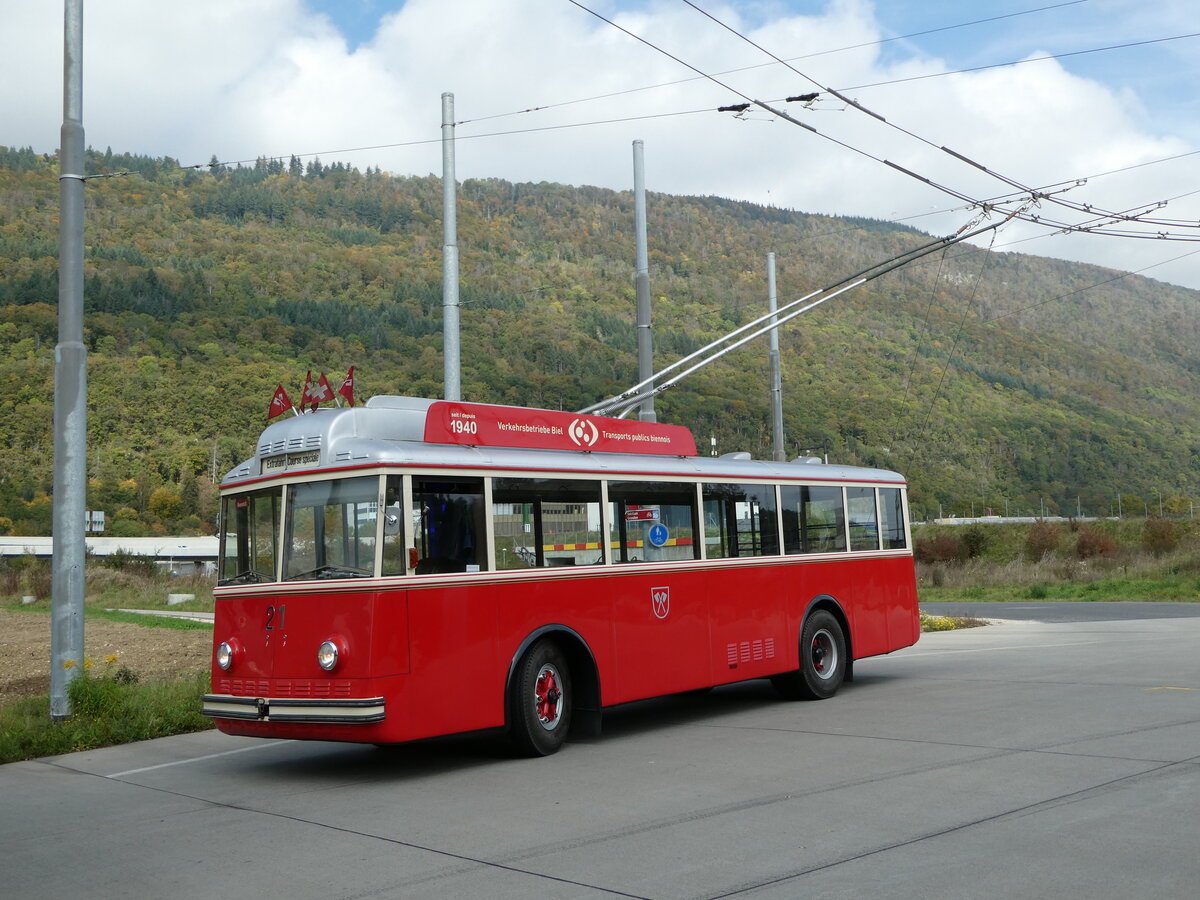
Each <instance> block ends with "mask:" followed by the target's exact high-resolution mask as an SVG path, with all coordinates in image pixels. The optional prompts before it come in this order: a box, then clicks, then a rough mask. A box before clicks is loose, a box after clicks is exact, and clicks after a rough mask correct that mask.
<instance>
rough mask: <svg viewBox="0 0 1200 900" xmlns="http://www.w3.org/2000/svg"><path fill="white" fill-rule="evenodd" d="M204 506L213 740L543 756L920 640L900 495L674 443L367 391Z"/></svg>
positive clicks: (278, 447) (293, 426)
mask: <svg viewBox="0 0 1200 900" xmlns="http://www.w3.org/2000/svg"><path fill="white" fill-rule="evenodd" d="M221 494H222V501H221V502H222V513H221V561H220V572H219V585H218V587H217V588H216V590H215V594H216V621H215V634H214V644H215V647H214V655H213V670H212V674H213V678H212V693H211V694H207V695H205V697H204V701H203V710H204V713H205V714H206V715H208V716H212V717H213V718H214V719H215V720H216V724H217V727H218V728H220V729H221V730H222V731H224V732H227V733H229V734H241V735H258V736H263V737H276V738H307V739H317V740H335V741H363V742H370V743H393V742H400V741H410V740H414V739H417V738H425V737H430V736H433V735H444V734H451V733H455V732H467V731H478V730H484V729H500V728H504V729H507V730H508V732H509V734H510V735H511V737H512V740H513V741H514V742H515V744H516V745H517V747H518V748H519V749H520V750H521V751H522V752H524V753H527V754H529V755H535V756H536V755H544V754H548V753H553V752H554V751H556V750H557V749H558V748H559V747H560V746H561V744H562V742H563V741H564V740H565V739H566V737H567V732H568V731H569V730H572V729H574V730H575V731H576V733H580V732H582V733H589V734H597V733H598V732H599V727H600V712H601V709H602V708H604V707H606V706H611V705H614V704H619V703H626V702H629V701H632V700H640V699H643V698H646V697H654V696H658V695H663V694H670V693H675V692H681V691H691V690H696V689H702V688H707V687H711V686H713V685H719V684H727V683H730V682H735V681H743V680H747V679H752V678H769V679H771V681H772V682H773V683H774V685H775V686H776V687H777V689H778V690H779V691H780V692H781V693H782V694H783V695H784V696H787V697H796V698H809V699H821V698H826V697H830V696H832V695H833V694H834V692H835V691H836V690H837V689H838V686H839V685H840V684H841V683H842V682H843V681H844V680H847V679H849V678H850V676H851V672H852V667H853V664H854V661H855V660H858V659H862V658H864V657H868V656H875V655H877V654H881V653H889V652H891V651H893V650H896V649H899V648H901V647H907V646H910V645H911V644H913V643H915V642H916V640H917V638H918V636H919V634H920V627H919V622H918V614H917V593H916V581H915V578H914V570H913V559H912V551H911V539H910V533H909V527H908V517H907V508H908V507H907V503H906V499H905V484H904V480H903V478H902V477H901V476H899V475H897V474H895V473H894V472H887V471H882V470H878V469H864V468H853V467H849V466H836V465H826V464H823V463H821V462H820V461H819V460H813V459H802V460H796V461H793V462H790V463H776V462H765V461H762V460H752V459H750V457H749V455H748V454H730V455H727V456H724V457H720V458H712V457H703V456H699V455H697V453H696V446H695V442H694V441H693V439H692V435H691V434H690V432H689V431H688V430H687V429H686V428H682V427H679V426H673V425H664V424H658V423H647V422H640V421H629V420H625V419H613V418H605V417H600V416H591V415H581V414H572V413H562V412H553V411H548V410H535V409H523V408H516V407H506V406H490V405H483V404H474V403H459V402H447V401H435V400H423V399H416V398H410V397H374V398H372V399H371V400H369V401H368V402H367V403H366V405H365V406H361V407H356V408H346V409H321V410H317V411H316V412H314V413H310V414H308V415H303V416H297V417H293V418H291V419H287V420H283V421H280V422H277V423H275V424H272V425H270V426H268V427H267V429H266V430H265V431H264V432H263V434H262V437H261V439H260V441H259V446H258V452H257V453H256V454H255V456H254V457H253V458H252V459H250V460H248V461H247V462H245V463H243V464H242V465H240V466H238V467H237V468H236V469H234V470H233V471H232V472H230V473H229V475H228V476H226V478H225V480H224V482H223V484H222V486H221Z"/></svg>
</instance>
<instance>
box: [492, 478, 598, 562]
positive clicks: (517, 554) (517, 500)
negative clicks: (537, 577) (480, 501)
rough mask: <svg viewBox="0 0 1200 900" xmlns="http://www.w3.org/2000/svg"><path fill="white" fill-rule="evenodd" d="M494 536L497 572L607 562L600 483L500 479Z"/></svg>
mask: <svg viewBox="0 0 1200 900" xmlns="http://www.w3.org/2000/svg"><path fill="white" fill-rule="evenodd" d="M492 532H493V534H494V535H495V541H496V568H497V569H529V568H540V567H548V566H589V565H595V564H597V563H602V562H604V547H603V545H602V544H601V540H602V537H603V536H602V534H601V531H600V482H598V481H576V480H572V479H561V478H558V479H556V478H494V479H492Z"/></svg>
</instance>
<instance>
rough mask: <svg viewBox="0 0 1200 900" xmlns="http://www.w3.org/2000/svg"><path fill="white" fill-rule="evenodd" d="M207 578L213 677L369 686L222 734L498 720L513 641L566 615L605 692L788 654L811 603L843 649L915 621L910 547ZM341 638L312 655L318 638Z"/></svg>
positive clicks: (915, 629)
mask: <svg viewBox="0 0 1200 900" xmlns="http://www.w3.org/2000/svg"><path fill="white" fill-rule="evenodd" d="M375 584H376V586H375V587H373V588H369V589H364V588H363V587H362V586H361V584H358V583H355V582H328V581H327V582H320V583H306V584H304V585H303V586H301V587H296V586H292V585H286V586H285V585H271V586H270V587H238V588H218V589H217V592H216V593H217V603H216V617H215V632H214V636H215V639H216V641H217V642H220V641H227V642H230V643H231V644H234V645H235V646H236V648H237V652H236V656H235V661H234V665H233V666H232V668H231V669H230V671H228V672H226V671H224V670H222V669H220V668H219V667H217V666H216V664H215V662H214V666H213V690H214V693H217V694H222V695H232V696H237V697H248V698H265V699H273V698H297V699H319V698H334V699H342V700H345V699H350V698H382V700H383V704H384V708H385V710H386V715H385V716H384V718H383V720H382V721H379V722H373V723H369V724H363V723H353V724H334V723H327V722H320V723H300V722H277V721H271V720H265V721H263V720H259V721H254V720H240V719H231V718H217V719H216V724H217V727H218V728H220V729H221V730H222V731H224V732H227V733H230V734H244V735H257V736H270V737H280V738H306V739H318V740H344V741H362V742H371V743H391V742H399V741H409V740H415V739H419V738H424V737H431V736H435V735H444V734H452V733H457V732H467V731H477V730H482V729H491V728H499V727H502V726H503V725H504V724H505V694H506V689H507V686H508V679H509V673H510V670H511V667H512V665H513V662H514V659H515V656H516V654H517V653H518V651H519V650H520V649H521V647H522V644H523V642H525V641H526V639H527V638H528V637H529V636H530V635H531V634H533V633H534V632H537V631H538V630H539V629H544V628H547V627H551V628H562V629H569V630H570V631H572V632H574V633H575V634H576V635H578V636H579V638H580V639H581V640H582V641H583V643H584V644H585V645H586V648H587V650H588V651H589V652H590V654H591V656H592V658H593V659H594V660H595V663H596V668H597V672H598V676H599V682H600V685H601V701H602V704H603V705H604V706H611V705H614V704H618V703H626V702H629V701H632V700H639V699H644V698H646V697H653V696H659V695H663V694H670V693H674V692H678V691H686V690H693V689H696V688H701V687H707V686H710V685H717V684H725V683H729V682H734V681H743V680H746V679H751V678H760V677H765V676H769V675H773V674H777V673H781V672H788V671H792V670H795V669H796V668H798V666H799V646H798V635H799V633H800V628H801V625H802V623H803V621H804V617H805V615H806V614H807V612H808V611H809V609H810V608H811V606H812V605H813V604H814V603H816V602H826V603H832V604H834V605H835V606H836V608H838V609H840V610H841V611H842V612H843V615H844V617H845V619H846V624H847V640H848V643H849V645H850V646H849V651H850V654H851V657H852V658H853V659H862V658H864V657H868V656H874V655H878V654H881V653H888V652H891V651H893V650H898V649H900V648H902V647H907V646H910V645H911V644H914V643H915V642H916V640H917V638H918V637H919V636H920V624H919V621H918V613H917V598H916V583H915V579H914V575H913V564H912V557H911V556H910V555H907V554H904V553H897V554H891V555H889V554H886V553H881V554H879V555H877V556H870V557H866V558H864V557H861V556H859V557H841V558H836V559H834V558H831V557H828V556H825V557H809V558H806V557H773V558H766V559H764V558H757V559H752V560H744V561H734V560H713V561H709V562H705V563H693V564H689V565H688V566H687V567H686V568H685V567H681V566H678V565H673V566H655V565H652V564H639V565H624V566H605V567H597V568H596V569H594V570H591V571H589V570H587V569H577V570H571V571H564V572H563V574H561V575H559V574H558V572H557V571H556V572H555V574H554V575H549V574H548V573H547V571H546V570H544V569H543V570H533V571H532V572H509V573H503V572H502V573H472V574H470V575H465V576H464V575H457V576H427V577H421V576H416V577H413V576H408V577H403V578H394V579H389V580H387V581H386V582H380V583H375ZM335 636H336V637H337V638H339V639H340V643H341V644H342V645H343V646H344V647H345V648H346V652H345V653H344V656H343V658H341V659H339V661H338V664H337V666H336V668H335V669H334V671H332V672H325V671H324V670H322V669H321V668H320V666H319V665H318V664H317V648H318V647H319V646H320V644H321V642H322V641H324V640H326V639H329V638H331V637H335Z"/></svg>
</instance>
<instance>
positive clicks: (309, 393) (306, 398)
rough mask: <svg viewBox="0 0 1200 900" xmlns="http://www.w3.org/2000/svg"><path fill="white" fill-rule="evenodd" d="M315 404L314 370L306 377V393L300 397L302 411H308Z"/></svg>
mask: <svg viewBox="0 0 1200 900" xmlns="http://www.w3.org/2000/svg"><path fill="white" fill-rule="evenodd" d="M312 403H313V383H312V369H309V370H308V374H307V375H306V376H304V393H303V394H301V395H300V409H302V410H303V409H307V408H308V407H309V405H310V404H312Z"/></svg>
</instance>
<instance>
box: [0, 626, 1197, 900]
mask: <svg viewBox="0 0 1200 900" xmlns="http://www.w3.org/2000/svg"><path fill="white" fill-rule="evenodd" d="M1198 648H1200V618H1140V619H1130V620H1125V621H1095V622H1075V623H1060V624H1046V623H1040V622H1015V621H1008V622H1004V623H1002V624H998V625H994V626H990V627H987V628H978V629H970V630H967V631H959V632H946V633H939V634H929V635H925V636H924V637H923V638H922V640H921V642H920V643H919V644H918V645H917V646H916V647H914V648H911V649H909V650H905V651H901V652H899V653H896V654H894V655H892V656H891V657H885V658H880V659H875V660H868V661H863V662H861V663H860V664H859V665H858V666H857V671H856V676H857V680H856V681H855V682H854V683H853V684H849V685H847V686H846V687H845V688H844V689H843V691H842V692H841V693H839V695H838V696H837V697H836V698H834V699H833V700H830V701H824V702H820V703H785V702H781V701H779V700H777V699H776V698H775V697H774V695H773V693H772V692H771V690H770V688H769V686H767V685H766V684H765V683H751V684H746V685H738V686H733V687H729V688H723V689H718V690H716V691H713V692H712V693H711V694H709V695H707V696H703V697H672V698H664V699H660V700H654V701H648V702H645V703H638V704H633V705H631V706H628V707H625V708H622V709H618V710H613V711H610V712H608V713H606V716H605V733H604V736H603V737H601V738H599V739H595V740H589V741H587V742H582V743H572V744H568V745H567V747H566V748H565V749H564V750H563V751H562V752H561V753H559V754H558V755H556V756H553V757H550V758H547V759H542V760H517V759H512V758H508V757H506V756H505V755H504V753H503V750H502V748H501V746H500V745H498V744H496V743H495V742H492V741H489V740H486V739H480V738H455V739H445V740H439V741H433V742H427V743H422V744H416V745H409V746H406V747H402V748H398V749H389V750H382V749H377V748H374V747H361V746H353V745H335V744H312V743H297V742H265V741H254V740H249V739H238V738H230V737H226V736H223V735H220V734H218V733H215V732H214V733H204V734H198V735H189V736H182V737H177V738H168V739H164V740H159V741H151V742H147V743H144V744H137V745H130V746H127V747H117V748H111V749H108V750H102V751H92V752H87V753H80V754H74V755H71V756H66V757H58V758H55V759H50V760H42V761H35V762H28V763H17V764H12V765H8V766H3V767H0V798H2V802H0V869H2V870H3V871H4V873H5V874H4V886H5V892H6V894H8V895H10V896H13V897H22V898H43V897H44V898H58V897H63V896H69V895H81V894H83V893H84V892H86V893H88V894H90V895H92V896H100V897H113V896H130V897H151V896H162V897H166V896H169V897H174V898H190V897H197V898H200V897H204V898H209V897H212V896H226V897H229V896H232V897H240V896H245V897H251V896H253V897H272V896H287V897H288V898H295V900H304V898H322V900H328V898H365V897H406V898H407V897H430V898H433V897H438V898H441V897H487V898H498V897H499V898H504V897H511V898H528V897H552V898H560V897H562V898H566V897H575V898H600V897H612V896H618V897H646V898H718V897H743V896H744V897H755V898H794V897H810V896H822V897H847V898H849V897H855V898H860V897H864V896H884V897H889V898H908V897H911V898H917V897H920V898H928V897H956V898H963V897H1006V898H1008V897H1054V898H1056V900H1066V898H1089V900H1095V898H1105V897H1122V898H1124V897H1129V896H1137V897H1139V898H1181V897H1192V896H1195V895H1196V885H1197V884H1200V854H1198V853H1197V849H1198V848H1200V764H1198V762H1200V652H1197V651H1198Z"/></svg>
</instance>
